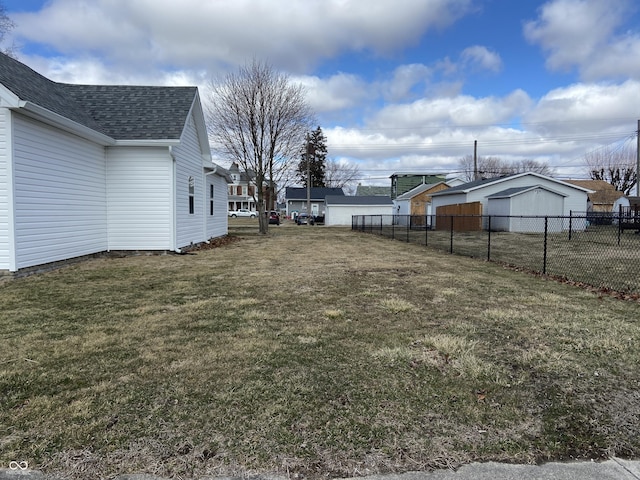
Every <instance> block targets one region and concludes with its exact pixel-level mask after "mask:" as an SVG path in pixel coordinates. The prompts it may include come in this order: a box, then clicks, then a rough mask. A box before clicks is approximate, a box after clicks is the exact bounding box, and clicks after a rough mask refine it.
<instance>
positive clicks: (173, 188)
mask: <svg viewBox="0 0 640 480" xmlns="http://www.w3.org/2000/svg"><path fill="white" fill-rule="evenodd" d="M169 156H170V157H171V172H172V174H171V176H172V179H171V243H172V245H171V249H172V250H173V251H174V252H176V253H182V250H180V249H179V248H177V247H176V244H177V243H178V239H177V238H176V237H177V225H176V221H177V214H176V208H177V202H176V187H177V182H178V179H177V173H176V156H175V155H174V153H173V146H172V145H169Z"/></svg>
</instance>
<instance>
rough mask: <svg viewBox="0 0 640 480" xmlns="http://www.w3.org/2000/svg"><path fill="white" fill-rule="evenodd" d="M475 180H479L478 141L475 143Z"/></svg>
mask: <svg viewBox="0 0 640 480" xmlns="http://www.w3.org/2000/svg"><path fill="white" fill-rule="evenodd" d="M473 179H474V180H478V141H477V140H474V141H473Z"/></svg>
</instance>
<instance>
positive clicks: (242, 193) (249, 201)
mask: <svg viewBox="0 0 640 480" xmlns="http://www.w3.org/2000/svg"><path fill="white" fill-rule="evenodd" d="M229 177H231V183H229V185H228V188H229V198H228V201H229V211H230V212H231V211H235V210H240V209H241V208H247V209H249V210H251V211H255V210H256V198H255V195H256V186H255V183H254V182H253V177H252V176H251V175H249V174H248V173H247V172H242V171H240V167H239V166H238V164H237V163H236V162H233V163H232V164H231V166H230V167H229Z"/></svg>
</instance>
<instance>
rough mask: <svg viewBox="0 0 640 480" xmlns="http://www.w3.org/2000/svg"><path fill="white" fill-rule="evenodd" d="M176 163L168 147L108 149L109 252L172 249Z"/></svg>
mask: <svg viewBox="0 0 640 480" xmlns="http://www.w3.org/2000/svg"><path fill="white" fill-rule="evenodd" d="M172 177H173V162H172V159H171V156H170V154H169V150H168V148H167V147H109V148H108V149H107V185H108V188H107V198H108V200H107V212H108V215H107V218H108V226H109V228H108V232H109V237H108V238H109V242H108V249H109V250H173V249H174V246H173V228H172V222H173V204H172V198H173V184H172Z"/></svg>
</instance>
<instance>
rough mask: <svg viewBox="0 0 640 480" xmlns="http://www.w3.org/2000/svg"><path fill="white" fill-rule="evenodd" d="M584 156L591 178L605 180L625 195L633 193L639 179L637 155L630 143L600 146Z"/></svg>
mask: <svg viewBox="0 0 640 480" xmlns="http://www.w3.org/2000/svg"><path fill="white" fill-rule="evenodd" d="M584 158H585V162H586V164H587V167H588V169H589V177H591V179H593V180H604V181H605V182H607V183H610V184H611V185H613V186H614V187H615V189H616V190H619V191H621V192H623V193H624V194H625V195H630V194H631V191H632V190H633V187H634V186H635V184H636V180H637V172H636V162H637V157H636V151H635V149H634V148H633V146H632V145H631V144H630V143H628V142H627V143H624V144H622V145H620V146H618V147H616V148H612V147H605V148H600V149H598V150H594V151H592V152H588V153H587V154H585V156H584Z"/></svg>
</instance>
